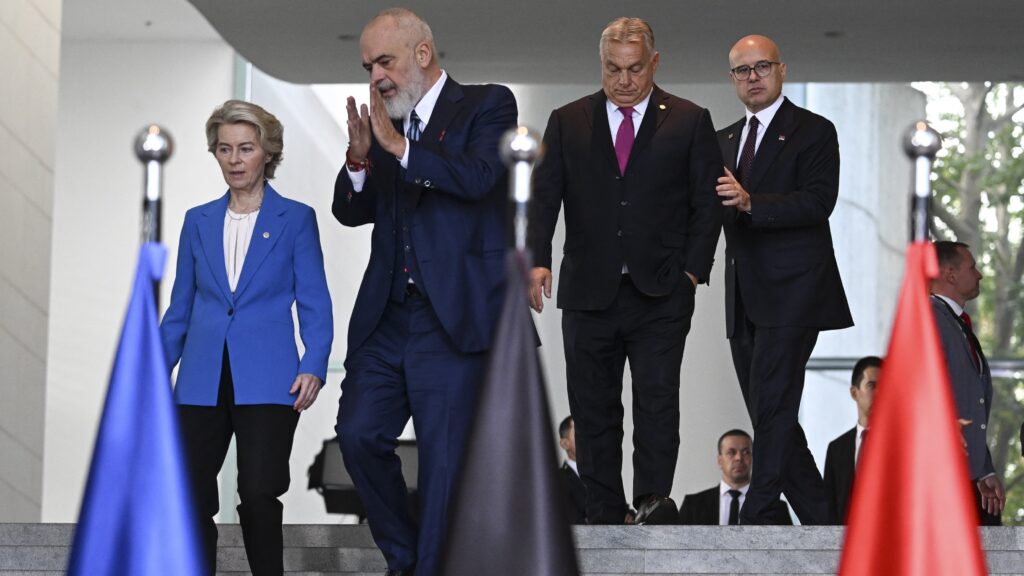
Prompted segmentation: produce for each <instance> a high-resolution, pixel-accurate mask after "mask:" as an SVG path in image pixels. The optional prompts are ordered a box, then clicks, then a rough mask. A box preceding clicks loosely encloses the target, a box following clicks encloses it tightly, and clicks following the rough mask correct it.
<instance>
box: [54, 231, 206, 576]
mask: <svg viewBox="0 0 1024 576" xmlns="http://www.w3.org/2000/svg"><path fill="white" fill-rule="evenodd" d="M165 259H166V250H165V249H164V247H163V246H161V245H160V244H155V243H147V244H144V245H143V246H142V249H141V251H140V253H139V266H138V269H137V271H136V273H135V284H134V286H133V288H132V296H131V301H130V302H129V303H128V313H127V315H126V316H125V320H124V327H123V328H122V330H121V341H120V343H119V344H118V348H117V356H116V357H115V359H114V369H113V372H112V374H111V376H110V388H109V389H108V390H107V401H106V404H105V405H104V407H103V417H102V420H101V421H100V428H99V433H98V434H97V436H96V447H95V449H94V450H93V454H92V465H91V467H90V470H89V481H88V483H87V484H86V487H85V497H84V498H83V499H82V509H81V512H80V514H79V518H78V528H77V529H76V530H75V539H74V544H73V546H72V549H71V559H70V560H69V562H68V572H67V573H68V574H69V575H71V576H76V575H81V576H108V575H110V576H113V575H115V574H116V575H124V574H131V575H132V576H149V575H161V576H163V575H167V574H174V575H176V576H191V575H199V574H202V573H203V571H202V551H201V547H200V543H199V538H198V531H197V526H198V525H197V523H196V520H195V512H194V511H193V508H192V496H191V490H190V489H189V486H188V484H187V482H188V476H187V474H186V471H185V462H184V459H183V458H182V446H181V440H180V439H179V436H178V422H177V416H176V413H175V407H174V401H173V399H172V398H171V383H170V375H169V372H168V370H167V361H166V359H165V358H164V351H163V344H162V343H161V340H160V330H159V325H158V323H157V311H156V298H155V290H154V285H155V283H156V282H159V280H160V278H161V277H162V276H163V268H164V260H165Z"/></svg>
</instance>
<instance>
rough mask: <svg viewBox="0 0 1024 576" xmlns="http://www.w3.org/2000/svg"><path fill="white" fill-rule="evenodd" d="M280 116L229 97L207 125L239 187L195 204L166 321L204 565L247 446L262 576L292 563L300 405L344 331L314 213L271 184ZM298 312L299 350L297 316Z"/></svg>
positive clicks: (241, 481)
mask: <svg viewBox="0 0 1024 576" xmlns="http://www.w3.org/2000/svg"><path fill="white" fill-rule="evenodd" d="M282 133H283V128H282V126H281V123H280V122H279V121H278V120H277V118H275V117H274V115H272V114H270V113H269V112H267V111H266V110H264V109H262V108H260V107H259V106H256V105H254V104H250V103H248V102H242V101H239V100H229V101H227V102H225V103H224V104H223V105H222V106H221V107H219V108H218V109H216V110H215V111H214V112H213V115H212V116H210V119H209V120H208V121H207V123H206V139H207V142H208V144H209V149H210V152H212V153H213V155H214V157H215V158H216V159H217V162H218V164H220V168H221V171H222V172H223V173H224V180H225V181H226V182H227V184H228V192H227V193H226V194H224V195H223V196H221V197H220V198H218V199H217V200H214V201H212V202H209V203H206V204H203V205H200V206H196V207H195V208H192V209H191V210H189V211H188V212H187V213H186V214H185V223H184V225H183V226H182V229H181V240H180V242H179V244H178V263H177V272H176V277H175V279H174V288H173V289H172V290H171V304H170V307H169V308H168V309H167V313H166V314H165V315H164V318H163V322H162V323H161V325H160V331H161V335H162V337H163V343H164V349H165V351H166V354H167V364H168V366H169V367H170V368H173V367H174V366H175V365H176V364H178V363H179V361H180V363H181V365H180V366H179V368H178V378H177V382H176V384H175V388H174V397H175V400H176V401H177V403H178V405H179V407H178V413H179V417H180V422H181V429H182V436H183V440H184V444H185V452H186V456H187V458H188V464H189V473H190V476H191V479H192V485H193V492H194V494H193V495H194V498H195V502H196V508H197V513H198V515H199V518H200V522H201V523H202V537H203V544H204V546H205V552H206V560H207V567H208V570H209V573H210V574H211V575H212V574H213V573H214V571H215V568H216V547H217V527H216V525H215V524H214V522H213V516H214V515H215V514H216V513H217V510H218V495H217V474H218V472H219V471H220V467H221V465H222V464H223V463H224V457H225V455H226V454H227V450H228V445H229V443H230V441H231V436H232V435H234V436H235V437H236V440H237V441H236V445H237V450H238V495H239V499H240V501H241V503H240V504H239V506H238V516H239V520H240V522H241V525H242V536H243V539H244V541H245V549H246V553H247V555H248V557H249V566H250V568H251V569H252V572H253V574H254V575H257V576H260V575H264V574H266V575H280V574H281V573H282V572H283V561H282V550H283V545H282V541H281V518H282V505H281V502H280V501H279V500H278V497H280V496H281V495H282V494H284V493H285V492H286V491H287V490H288V483H289V473H288V458H289V456H290V454H291V448H292V438H293V436H294V434H295V427H296V425H297V424H298V420H299V413H300V412H302V411H303V410H305V409H307V408H309V407H310V406H311V405H312V404H313V402H314V401H315V400H316V397H317V394H318V393H319V391H320V387H321V386H323V383H324V379H325V378H326V376H327V358H328V355H329V354H330V351H331V341H332V339H333V336H334V321H333V318H332V314H331V297H330V294H328V291H327V279H326V276H325V274H324V262H323V253H322V251H321V249H320V237H319V233H318V230H317V225H316V215H315V214H314V212H313V209H312V208H310V207H309V206H306V205H304V204H301V203H299V202H295V201H293V200H288V199H287V198H284V197H282V196H281V195H279V194H278V193H277V192H276V191H275V190H274V189H273V188H272V187H271V186H270V184H269V183H268V182H267V179H270V178H273V177H274V171H275V169H276V168H277V166H278V164H280V162H281V150H282V148H283V138H282ZM293 304H294V305H295V308H296V310H297V312H298V319H299V336H300V337H301V339H302V343H303V346H304V348H305V352H304V353H303V354H302V356H301V357H300V356H299V353H298V349H297V347H296V342H295V327H294V324H293V322H292V305H293Z"/></svg>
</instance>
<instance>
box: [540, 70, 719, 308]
mask: <svg viewBox="0 0 1024 576" xmlns="http://www.w3.org/2000/svg"><path fill="white" fill-rule="evenodd" d="M606 101H607V97H606V96H605V94H604V92H603V91H601V92H597V93H595V94H592V95H590V96H587V97H585V98H581V99H579V100H577V101H575V102H572V103H570V104H567V105H565V106H563V107H561V108H559V109H557V110H555V111H554V112H552V113H551V117H550V119H549V120H548V125H547V129H546V130H545V131H544V144H545V149H546V152H545V156H544V158H543V159H542V161H541V163H540V165H538V166H537V169H536V171H535V178H534V198H533V202H532V210H531V212H532V214H531V218H530V227H529V238H530V247H531V248H532V250H533V257H534V264H535V265H536V266H542V267H546V268H551V239H552V236H553V235H554V232H555V224H556V223H557V222H558V213H559V210H560V209H561V207H562V205H563V204H564V205H565V234H566V236H565V245H564V248H563V250H564V257H563V259H562V268H561V271H560V275H559V286H558V306H559V308H563V309H568V310H601V309H604V308H607V307H608V306H609V305H610V304H611V303H612V300H613V299H614V298H615V294H616V293H617V292H618V289H619V283H620V281H621V274H622V265H623V264H624V263H625V264H626V265H627V266H628V267H629V272H630V274H631V275H632V280H633V283H634V284H635V285H636V287H637V288H638V289H639V290H640V291H641V292H643V293H645V294H647V295H650V296H663V295H666V294H670V293H672V291H673V290H675V289H676V287H678V286H679V285H680V283H681V282H689V280H688V279H687V277H686V275H685V274H684V272H687V271H688V272H691V273H692V274H694V275H696V276H697V277H698V278H699V279H700V280H701V281H703V282H706V281H707V279H708V276H709V274H710V272H711V264H712V262H713V260H714V255H715V246H716V245H717V243H718V236H719V232H720V230H721V212H722V206H721V202H720V201H719V199H718V197H717V195H716V194H715V184H716V179H717V177H718V175H719V174H720V173H721V171H722V158H721V154H720V152H719V150H718V147H717V146H716V145H715V138H714V127H713V126H712V124H711V115H710V114H709V113H708V111H707V110H705V109H703V108H700V107H699V106H697V105H696V104H694V103H692V102H690V101H688V100H683V99H681V98H677V97H675V96H672V95H671V94H668V93H667V92H664V91H662V90H661V89H660V88H658V87H654V89H653V91H652V93H651V98H650V102H649V104H648V107H647V110H646V112H645V114H644V117H643V121H642V122H641V124H640V128H639V131H638V132H637V136H636V140H635V141H634V143H633V148H632V151H631V153H630V157H629V162H628V164H627V166H626V173H625V174H621V175H620V174H619V166H618V162H617V160H616V157H615V149H614V146H613V145H612V135H611V130H610V129H609V127H608V113H607V109H606Z"/></svg>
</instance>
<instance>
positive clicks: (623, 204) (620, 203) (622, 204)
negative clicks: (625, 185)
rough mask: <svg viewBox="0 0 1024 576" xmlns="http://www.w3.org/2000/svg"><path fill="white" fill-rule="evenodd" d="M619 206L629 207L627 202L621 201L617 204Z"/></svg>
mask: <svg viewBox="0 0 1024 576" xmlns="http://www.w3.org/2000/svg"><path fill="white" fill-rule="evenodd" d="M619 206H629V202H627V201H625V200H623V201H622V202H619Z"/></svg>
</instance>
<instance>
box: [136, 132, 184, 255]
mask: <svg viewBox="0 0 1024 576" xmlns="http://www.w3.org/2000/svg"><path fill="white" fill-rule="evenodd" d="M173 152H174V140H173V139H172V138H171V135H170V133H168V132H167V130H164V129H163V128H161V127H160V126H157V125H156V124H150V125H149V126H147V127H146V128H143V130H142V132H140V133H139V135H138V136H136V137H135V156H137V157H138V159H139V161H140V162H142V163H143V164H145V165H146V175H145V181H144V184H143V192H144V194H145V195H144V197H143V200H142V241H143V242H144V243H145V242H159V241H160V197H161V195H162V193H163V171H162V167H163V163H164V162H166V161H167V159H168V158H170V157H171V154H172V153H173Z"/></svg>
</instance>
